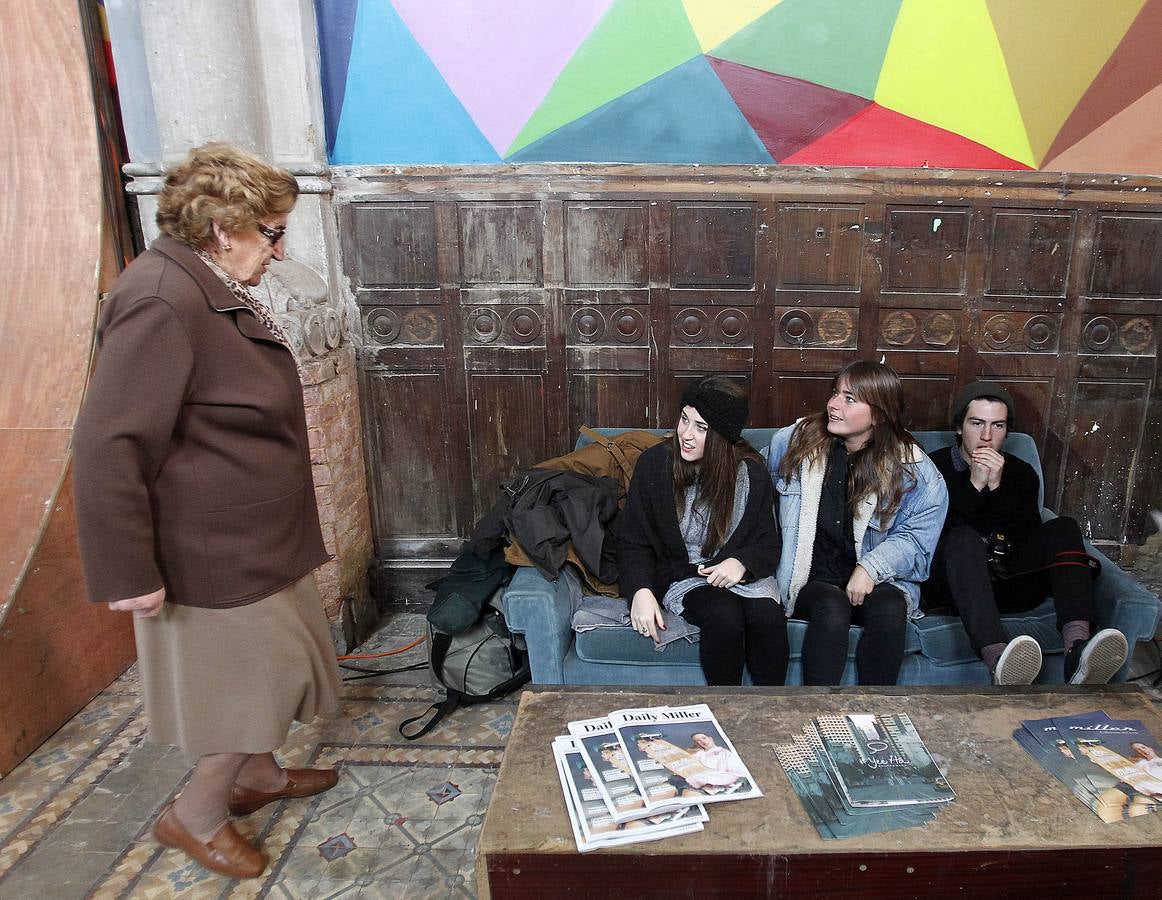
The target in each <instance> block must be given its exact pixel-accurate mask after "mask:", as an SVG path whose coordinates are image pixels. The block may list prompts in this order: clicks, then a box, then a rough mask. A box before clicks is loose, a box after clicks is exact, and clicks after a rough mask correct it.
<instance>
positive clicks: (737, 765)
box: [553, 703, 762, 852]
mask: <svg viewBox="0 0 1162 900" xmlns="http://www.w3.org/2000/svg"><path fill="white" fill-rule="evenodd" d="M553 756H554V758H555V759H556V762H557V773H558V774H559V775H560V776H561V786H562V788H563V789H564V792H565V806H566V807H567V808H568V810H569V821H570V823H571V824H572V826H573V836H574V838H576V840H577V849H578V850H580V851H581V852H585V851H587V850H595V849H597V848H599V847H610V846H616V845H618V844H629V843H636V842H638V841H655V840H659V839H661V838H666V837H671V836H673V835H677V834H687V833H689V832H691V831H701V830H702V825H703V823H704V822H706V821H707V820H708V818H709V816H708V815H707V813H706V806H705V805H706V804H708V803H717V802H719V801H723V800H745V799H748V798H751V797H761V796H762V791H760V790H759V788H758V785H757V784H755V781H754V779H753V778H752V777H751V774H750V771H749V770H748V769H747V767H746V766H745V765H744V764H743V762H742V760H741V759H740V758H739V756H738V753H736V752H735V749H734V745H733V744H732V743H731V742H730V738H728V737H727V736H726V733H725V732H724V731H723V730H722V728H721V727H720V726H719V724H718V720H717V719H715V718H714V714H713V713H712V712H711V711H710V707H708V706H707V705H706V704H704V703H699V704H696V705H693V706H654V707H648V708H642V709H619V710H615V711H614V712H611V713H610V714H609V715H608V716H605V717H603V718H597V719H583V720H581V721H578V722H570V723H569V734H568V735H567V736H564V737H559V738H557V739H556V740H555V741H554V742H553Z"/></svg>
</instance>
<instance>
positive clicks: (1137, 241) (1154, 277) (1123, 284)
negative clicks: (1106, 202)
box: [1089, 214, 1162, 298]
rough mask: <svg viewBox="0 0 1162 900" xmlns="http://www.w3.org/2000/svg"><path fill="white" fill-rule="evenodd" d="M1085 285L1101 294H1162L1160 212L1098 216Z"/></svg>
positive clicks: (1119, 295)
mask: <svg viewBox="0 0 1162 900" xmlns="http://www.w3.org/2000/svg"><path fill="white" fill-rule="evenodd" d="M1089 289H1090V293H1091V294H1092V295H1094V296H1102V297H1129V298H1136V297H1143V298H1145V297H1155V298H1157V297H1162V216H1160V215H1116V214H1106V215H1103V216H1101V220H1100V221H1099V223H1098V232H1097V240H1096V242H1095V246H1094V256H1093V281H1092V282H1091V283H1090V286H1089Z"/></svg>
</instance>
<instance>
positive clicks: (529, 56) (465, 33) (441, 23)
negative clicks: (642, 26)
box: [384, 0, 613, 154]
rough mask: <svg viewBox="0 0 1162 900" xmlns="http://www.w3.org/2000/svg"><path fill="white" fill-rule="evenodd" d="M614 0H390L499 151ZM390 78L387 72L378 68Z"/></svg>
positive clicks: (529, 113)
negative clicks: (496, 0) (487, 0)
mask: <svg viewBox="0 0 1162 900" xmlns="http://www.w3.org/2000/svg"><path fill="white" fill-rule="evenodd" d="M612 2H613V0H506V2H505V3H503V4H501V3H481V2H480V0H441V2H439V3H433V2H432V0H392V3H393V5H394V6H395V8H396V10H397V11H398V12H399V15H400V18H402V19H403V21H404V23H405V24H406V25H407V27H408V29H409V30H410V31H411V33H412V36H413V37H414V38H415V39H416V41H417V42H418V43H419V45H420V46H421V47H423V48H424V51H425V52H426V53H427V54H428V56H429V58H430V59H431V60H432V62H433V63H434V64H435V66H436V68H437V69H439V70H440V74H441V75H443V76H444V80H445V81H446V82H447V83H448V87H449V88H451V89H452V92H453V93H454V94H455V95H456V97H457V99H459V101H460V102H461V103H462V104H463V105H464V108H465V109H466V110H468V114H469V115H471V116H472V119H473V121H474V122H475V123H476V127H478V128H479V129H480V131H481V132H482V133H483V134H484V136H485V137H486V138H487V139H488V142H489V143H490V144H492V146H493V147H494V148H496V151H497V153H500V154H503V153H504V151H505V150H507V149H508V147H509V145H511V144H512V141H513V139H514V138H515V137H516V135H517V133H518V132H519V131H520V129H521V127H522V126H523V125H524V123H525V122H526V121H528V118H529V116H531V115H532V114H533V112H534V110H536V108H537V106H538V105H540V103H541V101H542V100H544V99H545V95H546V94H548V92H549V88H550V87H552V86H553V82H554V81H555V80H556V79H557V76H558V75H560V74H561V70H562V69H564V68H565V64H566V63H567V62H568V61H569V58H570V57H571V56H572V55H573V54H574V52H576V50H577V48H578V47H579V46H580V45H581V43H582V41H584V40H585V38H586V36H587V35H588V34H589V32H590V31H592V29H593V26H594V25H596V24H597V22H598V20H599V19H600V18H601V17H602V16H603V15H604V14H605V11H606V10H607V9H608V8H609V6H610V5H611V4H612ZM384 77H385V78H388V79H390V77H391V73H390V72H387V73H384Z"/></svg>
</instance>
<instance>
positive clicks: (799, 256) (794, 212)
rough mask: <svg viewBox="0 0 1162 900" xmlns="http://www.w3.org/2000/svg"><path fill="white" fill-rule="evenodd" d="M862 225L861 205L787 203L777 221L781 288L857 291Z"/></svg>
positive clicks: (779, 281) (779, 284)
mask: <svg viewBox="0 0 1162 900" xmlns="http://www.w3.org/2000/svg"><path fill="white" fill-rule="evenodd" d="M862 227H863V218H862V211H861V208H860V207H858V206H784V207H783V209H782V210H781V212H780V214H779V223H778V234H779V239H778V240H779V266H778V272H779V276H778V282H777V283H778V287H779V288H780V289H781V290H826V289H831V290H840V291H855V290H858V289H859V279H860V258H861V250H862V244H863V234H862Z"/></svg>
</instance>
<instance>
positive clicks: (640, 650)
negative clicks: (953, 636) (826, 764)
mask: <svg viewBox="0 0 1162 900" xmlns="http://www.w3.org/2000/svg"><path fill="white" fill-rule="evenodd" d="M942 618H948V617H942ZM921 621H923V620H921ZM949 621H950V622H951V623H953V624H954V625H956V626H957V627H959V625H960V620H959V619H949ZM960 630H961V633H962V634H963V631H964V629H963V628H961V629H960ZM1021 633H1023V632H1021ZM806 634H807V623H806V622H804V621H802V620H801V619H792V620H791V621H790V622H788V623H787V642H788V644H789V645H790V650H791V659H800V658H801V657H802V655H803V638H804V637H805V636H806ZM862 634H863V629H862V628H856V627H853V628H852V629H851V630H850V631H849V632H848V639H847V656H848V659H854V658H855V648H856V646H857V645H858V644H859V638H860V636H861V635H862ZM575 639H576V640H575V645H574V646H575V648H576V652H577V658H578V659H581V660H583V661H585V662H592V663H617V664H618V665H630V664H633V665H644V666H676V665H691V666H697V665H700V663H699V661H698V645H697V644H692V643H690V642H689V641H674V642H673V643H672V644H669V645H667V646H666V647H665V649H663V650H655V649H654V646H653V644H652V643H651V642H650V641H647V640H645V639H643V638H642V637H641V635H639V634H638V633H637V632H636V631H634V630H633V629H632V628H630V627H628V626H626V627H624V628H594V629H592V630H591V631H583V632H581V633H579V634H577V635H576V636H575ZM964 642H965V644H966V645H967V642H968V639H967V638H965V639H964ZM1059 642H1060V639H1059ZM920 649H921V637H920V634H919V633H918V631H917V629H916V628H915V627H912V628H909V629H908V634H907V637H906V639H905V645H904V652H905V653H919V652H920ZM971 649H972V648H969V652H971ZM972 658H973V659H976V657H975V656H973V657H972Z"/></svg>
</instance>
